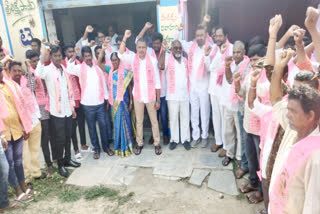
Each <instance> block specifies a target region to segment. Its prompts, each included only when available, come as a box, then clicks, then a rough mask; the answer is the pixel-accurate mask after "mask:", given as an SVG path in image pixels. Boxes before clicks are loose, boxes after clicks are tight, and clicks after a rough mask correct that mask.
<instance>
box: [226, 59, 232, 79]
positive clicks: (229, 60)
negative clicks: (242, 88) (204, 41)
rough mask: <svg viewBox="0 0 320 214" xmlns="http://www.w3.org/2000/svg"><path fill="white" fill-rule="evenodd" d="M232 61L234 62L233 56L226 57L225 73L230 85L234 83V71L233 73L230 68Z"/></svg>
mask: <svg viewBox="0 0 320 214" xmlns="http://www.w3.org/2000/svg"><path fill="white" fill-rule="evenodd" d="M232 61H233V59H232V56H228V57H226V60H225V73H226V79H227V82H228V83H229V84H231V83H232V71H231V67H230V65H231V63H232Z"/></svg>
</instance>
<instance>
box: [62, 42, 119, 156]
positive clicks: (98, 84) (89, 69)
mask: <svg viewBox="0 0 320 214" xmlns="http://www.w3.org/2000/svg"><path fill="white" fill-rule="evenodd" d="M76 55H77V54H75V55H74V57H73V58H72V59H71V60H70V61H69V62H68V68H67V72H68V73H70V74H72V75H75V76H78V77H79V82H80V87H81V100H80V103H81V105H82V107H83V110H84V115H85V118H86V121H87V124H88V129H89V135H90V140H91V143H92V145H93V147H94V148H93V150H94V155H93V157H94V159H99V158H100V152H101V148H100V144H99V139H98V135H97V130H96V123H97V122H98V124H99V129H100V138H101V144H102V149H103V151H104V152H106V153H107V154H108V155H109V156H112V155H114V152H113V151H112V150H111V149H110V148H109V145H108V135H107V125H106V109H109V105H108V103H107V100H108V96H109V94H108V89H107V85H106V80H105V77H104V75H103V72H102V70H101V69H100V68H99V66H98V65H96V64H93V62H92V51H91V48H90V47H89V46H85V47H83V48H82V49H81V55H82V57H83V59H84V62H83V63H82V64H79V65H76V64H75V62H74V59H75V57H76Z"/></svg>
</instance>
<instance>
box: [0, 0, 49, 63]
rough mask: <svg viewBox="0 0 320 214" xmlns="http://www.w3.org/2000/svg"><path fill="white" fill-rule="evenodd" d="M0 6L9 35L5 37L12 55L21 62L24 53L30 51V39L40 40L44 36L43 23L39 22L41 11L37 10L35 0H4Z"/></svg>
mask: <svg viewBox="0 0 320 214" xmlns="http://www.w3.org/2000/svg"><path fill="white" fill-rule="evenodd" d="M1 6H2V9H3V11H4V13H3V14H2V17H3V18H4V20H5V21H6V23H7V27H8V33H9V35H6V37H7V40H9V41H10V40H11V44H12V50H11V51H12V54H13V55H14V57H15V58H16V59H17V60H20V61H22V60H24V59H25V52H26V51H27V50H28V49H30V41H31V39H32V38H35V37H36V38H39V39H40V40H42V39H43V38H44V37H45V35H46V31H45V25H44V22H42V21H41V13H42V11H41V10H39V5H38V3H37V0H29V1H15V0H6V1H2V4H1ZM1 34H2V30H1ZM4 40H5V39H4ZM5 45H7V44H5ZM8 48H9V47H8Z"/></svg>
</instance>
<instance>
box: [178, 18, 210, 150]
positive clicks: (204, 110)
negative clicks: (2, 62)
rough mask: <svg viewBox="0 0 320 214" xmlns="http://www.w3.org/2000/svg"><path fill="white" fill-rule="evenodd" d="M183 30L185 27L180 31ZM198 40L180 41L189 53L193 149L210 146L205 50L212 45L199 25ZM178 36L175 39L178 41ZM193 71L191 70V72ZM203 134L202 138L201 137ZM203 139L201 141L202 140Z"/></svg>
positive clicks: (207, 75) (207, 77) (180, 29)
mask: <svg viewBox="0 0 320 214" xmlns="http://www.w3.org/2000/svg"><path fill="white" fill-rule="evenodd" d="M204 20H205V21H206V22H205V23H206V24H208V23H209V22H210V17H209V18H208V17H207V16H205V18H204ZM178 30H179V31H182V30H183V27H180V28H179V29H178ZM195 36H196V39H195V40H194V41H190V42H187V41H185V40H179V41H180V42H181V44H182V48H183V50H184V51H185V52H186V53H188V67H189V68H188V69H189V72H190V104H191V126H192V139H193V141H192V142H191V147H193V148H195V147H197V146H198V144H199V143H200V142H201V147H202V148H205V147H207V145H208V135H209V119H210V101H209V94H208V84H209V76H210V75H209V73H208V72H207V68H206V66H205V64H204V57H205V48H206V47H208V46H210V45H212V44H209V43H208V41H207V40H206V37H207V31H206V27H205V26H202V25H199V26H198V27H197V29H196V32H195ZM178 37H179V35H178V34H176V35H175V38H174V39H178ZM190 69H191V70H190ZM199 113H200V117H201V131H200V128H199V123H200V122H199ZM200 133H201V136H200ZM200 137H201V140H200Z"/></svg>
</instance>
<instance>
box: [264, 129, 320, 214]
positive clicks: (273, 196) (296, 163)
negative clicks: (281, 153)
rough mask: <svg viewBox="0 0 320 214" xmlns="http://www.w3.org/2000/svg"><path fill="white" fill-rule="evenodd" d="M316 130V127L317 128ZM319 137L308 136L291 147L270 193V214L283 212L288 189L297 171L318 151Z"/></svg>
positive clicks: (319, 147) (319, 146) (319, 145)
mask: <svg viewBox="0 0 320 214" xmlns="http://www.w3.org/2000/svg"><path fill="white" fill-rule="evenodd" d="M317 128H318V127H317ZM319 142H320V137H318V136H308V137H306V138H304V139H302V140H300V141H299V142H297V143H296V144H294V145H293V147H292V149H291V151H290V153H289V156H288V158H287V160H286V162H285V164H284V165H283V166H282V169H281V171H280V173H279V174H278V175H277V177H276V180H275V184H274V186H273V187H272V191H271V193H270V202H269V205H270V213H272V214H281V213H283V212H284V209H285V207H286V202H287V198H288V194H289V192H288V187H289V186H290V184H291V181H292V178H293V177H294V176H295V175H296V173H297V172H298V170H300V169H301V168H302V167H304V165H305V163H306V161H307V160H308V158H309V157H310V156H311V155H312V153H313V152H315V151H317V150H319V149H320V143H319Z"/></svg>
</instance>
